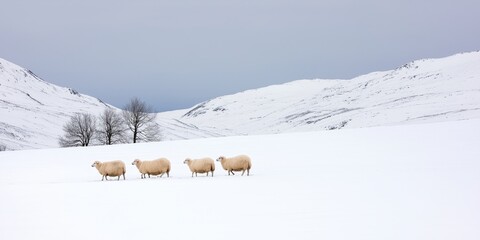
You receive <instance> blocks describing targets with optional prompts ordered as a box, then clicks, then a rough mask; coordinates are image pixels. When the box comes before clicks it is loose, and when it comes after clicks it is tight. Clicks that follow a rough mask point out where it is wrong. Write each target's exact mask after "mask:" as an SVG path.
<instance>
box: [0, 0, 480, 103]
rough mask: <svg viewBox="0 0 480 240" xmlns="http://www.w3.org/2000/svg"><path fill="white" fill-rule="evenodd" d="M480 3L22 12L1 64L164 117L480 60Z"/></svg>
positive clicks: (23, 5)
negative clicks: (293, 88) (237, 96)
mask: <svg viewBox="0 0 480 240" xmlns="http://www.w3.org/2000/svg"><path fill="white" fill-rule="evenodd" d="M479 9H480V1H477V0H475V1H474V0H455V1H454V0H451V1H445V0H425V1H418V0H415V1H413V0H404V1H385V0H364V1H354V0H323V1H312V0H292V1H285V0H229V1H225V0H171V1H163V0H136V1H128V0H123V1H121V0H100V1H93V0H83V1H76V0H73V1H65V0H42V1H34V0H15V1H4V2H2V3H1V4H0V57H1V58H4V59H7V60H9V61H12V62H14V63H16V64H18V65H21V66H23V67H26V68H29V69H30V70H32V71H33V72H35V73H36V74H37V75H39V76H40V77H42V78H43V79H44V80H46V81H49V82H52V83H54V84H57V85H60V86H65V87H71V88H74V89H76V90H78V91H80V92H82V93H85V94H88V95H92V96H94V97H97V98H99V99H102V100H103V101H105V102H108V103H110V104H113V105H115V106H117V107H123V106H124V105H125V104H126V103H127V102H128V100H129V99H130V98H132V97H134V96H137V97H139V98H141V99H142V100H144V101H146V102H147V103H149V104H151V105H152V106H154V107H155V108H156V109H157V110H158V111H164V110H173V109H180V108H188V107H191V106H193V105H194V104H196V103H199V102H201V101H205V100H208V99H210V98H214V97H217V96H221V95H225V94H231V93H236V92H239V91H243V90H246V89H251V88H258V87H263V86H267V85H271V84H279V83H284V82H289V81H293V80H297V79H305V78H307V79H312V78H342V79H345V78H346V79H348V78H352V77H355V76H358V75H361V74H365V73H369V72H372V71H378V70H388V69H393V68H395V67H398V66H400V65H403V64H404V63H407V62H409V61H412V60H415V59H420V58H429V57H444V56H448V55H451V54H455V53H458V52H465V51H474V50H480V26H479V23H480V14H479Z"/></svg>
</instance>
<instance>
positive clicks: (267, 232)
mask: <svg viewBox="0 0 480 240" xmlns="http://www.w3.org/2000/svg"><path fill="white" fill-rule="evenodd" d="M479 132H480V119H474V120H466V121H452V122H443V123H430V124H418V125H416V124H415V125H404V126H389V127H372V128H362V129H342V130H338V131H323V132H320V131H316V132H302V133H287V134H275V135H256V136H236V137H225V138H208V139H195V140H182V141H165V142H158V143H142V144H129V145H115V146H108V147H105V146H101V147H88V148H63V149H41V150H27V151H8V152H0V196H1V200H0V201H1V204H0V239H8V240H17V239H49V240H56V239H62V240H63V239H69V240H76V239H79V240H85V239H102V240H104V239H118V240H120V239H154V238H160V239H213V240H217V239H232V240H236V239H275V240H283V239H289V240H290V239H315V240H317V239H329V240H346V239H348V240H351V239H360V240H367V239H368V240H385V239H388V240H405V239H435V240H447V239H448V240H451V239H462V240H478V239H480V228H479V227H478V226H480V207H479V202H480V188H479V186H478V183H479V182H480V174H478V173H479V172H480V161H479V159H478V156H480V148H479V147H478V146H479V145H480V135H479V134H478V133H479ZM236 154H248V155H250V157H251V158H252V169H251V171H250V176H248V177H246V176H243V177H241V176H239V175H238V174H237V175H235V176H228V175H227V173H226V172H225V171H224V170H223V169H222V167H221V166H220V164H219V163H218V162H216V170H215V173H214V177H206V176H205V174H199V176H198V177H193V178H192V177H191V173H190V171H189V169H188V167H187V166H186V165H185V164H183V160H184V159H185V158H187V157H193V158H198V157H205V156H210V157H212V158H216V157H218V156H219V155H226V156H232V155H236ZM162 156H164V157H167V158H169V159H170V161H171V163H172V169H171V172H170V177H169V178H166V177H165V176H164V177H163V178H153V177H152V178H150V179H140V173H139V172H138V170H137V168H136V167H135V166H132V165H131V164H130V163H131V162H132V161H133V160H134V159H135V158H140V159H154V158H157V157H162ZM113 159H119V160H123V161H124V162H125V163H126V164H127V166H126V168H127V172H126V180H125V181H124V180H120V181H108V182H106V181H103V182H102V181H101V176H100V174H98V172H97V170H96V169H95V168H92V167H91V164H92V163H93V161H95V160H100V161H107V160H113Z"/></svg>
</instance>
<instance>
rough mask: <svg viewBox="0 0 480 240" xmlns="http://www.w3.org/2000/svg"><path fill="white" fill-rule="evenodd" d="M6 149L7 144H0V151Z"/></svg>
mask: <svg viewBox="0 0 480 240" xmlns="http://www.w3.org/2000/svg"><path fill="white" fill-rule="evenodd" d="M6 150H7V146H5V145H3V144H0V152H2V151H6Z"/></svg>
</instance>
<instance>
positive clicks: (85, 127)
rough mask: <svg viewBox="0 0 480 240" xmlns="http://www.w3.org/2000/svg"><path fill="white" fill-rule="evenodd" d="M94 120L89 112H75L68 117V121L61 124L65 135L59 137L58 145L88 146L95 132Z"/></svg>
mask: <svg viewBox="0 0 480 240" xmlns="http://www.w3.org/2000/svg"><path fill="white" fill-rule="evenodd" d="M95 122H96V121H95V117H93V116H92V115H90V114H86V113H82V114H79V113H77V114H75V115H74V116H73V117H71V118H70V121H69V122H68V123H66V124H65V125H64V126H63V131H64V132H65V135H64V136H62V137H60V139H59V144H60V146H62V147H76V146H82V147H86V146H88V145H89V144H90V140H92V138H93V135H94V134H95Z"/></svg>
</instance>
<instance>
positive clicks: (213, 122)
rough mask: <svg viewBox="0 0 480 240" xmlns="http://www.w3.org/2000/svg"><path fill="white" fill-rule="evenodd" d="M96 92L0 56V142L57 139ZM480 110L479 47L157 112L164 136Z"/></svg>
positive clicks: (99, 106)
mask: <svg viewBox="0 0 480 240" xmlns="http://www.w3.org/2000/svg"><path fill="white" fill-rule="evenodd" d="M105 107H106V106H105V104H103V103H102V102H100V101H99V100H97V99H95V98H92V97H88V96H85V95H82V94H79V93H77V92H75V91H73V90H71V89H68V88H61V87H57V86H54V85H52V84H49V83H46V82H44V81H42V80H40V79H39V78H38V77H36V76H35V75H33V74H32V73H31V72H30V71H28V70H26V69H23V68H21V67H19V66H16V65H14V64H12V63H9V62H7V61H5V60H2V59H0V116H1V117H0V144H5V145H7V148H8V149H28V148H45V147H57V146H58V137H59V136H61V135H62V126H63V125H64V124H65V122H66V121H68V119H69V118H70V116H72V115H73V114H74V113H76V112H87V113H92V114H94V115H98V113H99V112H101V111H102V110H103V109H104V108H105ZM473 118H480V52H470V53H463V54H457V55H453V56H450V57H446V58H441V59H425V60H418V61H414V62H411V63H409V64H405V65H404V66H402V67H400V68H398V69H395V70H391V71H384V72H374V73H370V74H367V75H364V76H360V77H357V78H354V79H351V80H299V81H294V82H290V83H287V84H282V85H274V86H269V87H265V88H260V89H255V90H249V91H245V92H241V93H237V94H233V95H228V96H223V97H219V98H215V99H212V100H210V101H207V102H204V103H201V104H198V105H196V106H194V107H193V108H191V109H184V110H177V111H171V112H164V113H160V114H158V122H159V124H160V125H161V129H162V137H163V139H164V140H177V139H192V138H204V137H220V136H235V135H251V134H270V133H284V132H299V131H317V130H332V129H341V128H358V127H371V126H385V125H399V124H412V123H428V122H441V121H454V120H463V119H473Z"/></svg>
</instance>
